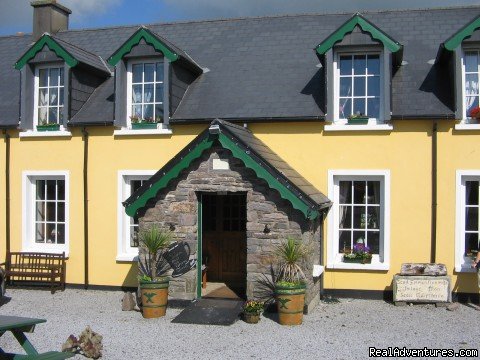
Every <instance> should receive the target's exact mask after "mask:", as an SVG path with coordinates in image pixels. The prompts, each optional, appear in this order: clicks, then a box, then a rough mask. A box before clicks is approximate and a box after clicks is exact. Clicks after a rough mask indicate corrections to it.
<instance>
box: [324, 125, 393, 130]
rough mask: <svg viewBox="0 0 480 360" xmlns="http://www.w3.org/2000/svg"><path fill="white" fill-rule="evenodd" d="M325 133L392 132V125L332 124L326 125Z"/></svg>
mask: <svg viewBox="0 0 480 360" xmlns="http://www.w3.org/2000/svg"><path fill="white" fill-rule="evenodd" d="M323 129H324V130H325V131H392V130H393V125H391V124H365V125H348V124H331V125H325V127H324V128H323Z"/></svg>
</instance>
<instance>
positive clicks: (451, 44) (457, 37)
mask: <svg viewBox="0 0 480 360" xmlns="http://www.w3.org/2000/svg"><path fill="white" fill-rule="evenodd" d="M478 28H480V16H477V17H476V18H475V19H474V20H472V21H471V22H469V23H468V24H467V25H465V26H464V27H463V28H461V29H460V30H459V31H457V32H456V33H455V34H453V35H452V36H451V37H450V38H449V39H448V40H447V41H445V43H444V44H443V46H444V47H445V49H447V50H449V51H453V50H455V49H456V48H457V47H458V46H459V45H460V44H461V43H462V41H463V40H465V39H466V38H467V37H469V36H472V34H473V33H474V32H475V30H477V29H478Z"/></svg>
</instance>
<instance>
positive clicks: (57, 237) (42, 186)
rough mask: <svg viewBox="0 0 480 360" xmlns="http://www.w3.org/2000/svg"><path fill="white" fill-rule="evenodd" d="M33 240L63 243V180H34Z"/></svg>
mask: <svg viewBox="0 0 480 360" xmlns="http://www.w3.org/2000/svg"><path fill="white" fill-rule="evenodd" d="M34 187H35V217H34V228H35V242H36V243H43V244H65V180H40V179H37V180H34Z"/></svg>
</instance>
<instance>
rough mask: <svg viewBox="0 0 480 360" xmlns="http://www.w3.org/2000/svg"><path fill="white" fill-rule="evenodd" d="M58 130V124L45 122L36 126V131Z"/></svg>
mask: <svg viewBox="0 0 480 360" xmlns="http://www.w3.org/2000/svg"><path fill="white" fill-rule="evenodd" d="M58 130H60V124H58V123H47V122H46V121H44V122H42V123H40V124H39V125H37V131H58Z"/></svg>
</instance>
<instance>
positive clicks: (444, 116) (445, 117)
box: [391, 113, 455, 120]
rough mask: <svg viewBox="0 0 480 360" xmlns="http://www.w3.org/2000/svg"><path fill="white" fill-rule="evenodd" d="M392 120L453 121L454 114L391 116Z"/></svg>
mask: <svg viewBox="0 0 480 360" xmlns="http://www.w3.org/2000/svg"><path fill="white" fill-rule="evenodd" d="M391 119H392V120H455V114H453V113H452V114H425V115H392V116H391Z"/></svg>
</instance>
